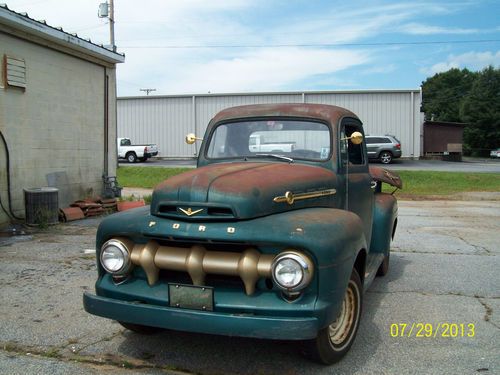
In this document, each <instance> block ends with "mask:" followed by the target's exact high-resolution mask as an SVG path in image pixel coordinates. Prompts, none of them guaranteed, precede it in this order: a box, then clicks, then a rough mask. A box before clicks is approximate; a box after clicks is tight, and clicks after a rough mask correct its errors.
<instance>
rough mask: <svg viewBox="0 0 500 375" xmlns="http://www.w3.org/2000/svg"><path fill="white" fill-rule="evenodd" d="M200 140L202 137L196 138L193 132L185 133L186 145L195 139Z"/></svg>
mask: <svg viewBox="0 0 500 375" xmlns="http://www.w3.org/2000/svg"><path fill="white" fill-rule="evenodd" d="M202 140H203V138H198V137H197V136H196V135H195V134H194V133H189V134H188V135H186V143H187V144H188V145H192V144H193V143H195V142H196V141H202Z"/></svg>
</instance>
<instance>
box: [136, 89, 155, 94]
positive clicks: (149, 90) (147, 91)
mask: <svg viewBox="0 0 500 375" xmlns="http://www.w3.org/2000/svg"><path fill="white" fill-rule="evenodd" d="M139 91H144V92H145V93H146V95H149V93H150V92H151V91H156V89H139Z"/></svg>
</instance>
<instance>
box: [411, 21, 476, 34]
mask: <svg viewBox="0 0 500 375" xmlns="http://www.w3.org/2000/svg"><path fill="white" fill-rule="evenodd" d="M401 31H402V32H404V33H407V34H412V35H434V34H454V35H465V34H476V33H478V32H479V30H478V29H462V28H459V27H441V26H431V25H424V24H421V23H415V22H412V23H408V24H406V25H403V26H402V27H401Z"/></svg>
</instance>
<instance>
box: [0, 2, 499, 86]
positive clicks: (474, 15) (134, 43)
mask: <svg viewBox="0 0 500 375" xmlns="http://www.w3.org/2000/svg"><path fill="white" fill-rule="evenodd" d="M2 2H6V4H7V6H8V7H9V9H11V10H14V11H16V12H27V13H28V14H29V16H30V17H32V18H35V19H37V20H42V19H43V20H46V21H47V23H48V24H49V25H51V26H56V27H58V26H62V27H63V29H64V30H65V31H68V32H72V33H73V32H76V33H77V34H78V36H80V37H83V38H91V39H92V41H93V42H96V43H98V44H100V43H103V44H109V24H108V21H107V19H102V18H98V16H97V11H98V7H99V4H100V3H101V2H104V0H97V1H96V0H71V1H64V0H2ZM114 3H115V39H116V45H117V50H118V52H121V53H125V63H123V64H119V65H118V67H117V86H118V95H119V96H142V95H145V92H143V91H140V89H145V88H148V89H155V90H156V91H154V92H152V93H151V95H177V94H206V93H230V92H238V93H242V92H275V91H324V90H326V91H329V90H367V89H368V90H369V89H415V88H418V87H419V86H420V85H421V83H422V81H424V80H425V79H426V78H427V77H431V76H433V75H434V74H436V73H439V72H443V71H447V70H448V69H450V68H468V69H470V70H474V71H476V70H481V69H483V68H485V67H487V66H489V65H492V66H494V67H500V0H473V1H467V0H465V1H418V0H413V1H408V2H402V1H377V0H374V1H368V0H366V1H357V0H352V1H345V0H344V1H333V0H330V1H328V0H324V1H323V0H141V1H137V0H115V1H114Z"/></svg>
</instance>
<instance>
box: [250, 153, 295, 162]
mask: <svg viewBox="0 0 500 375" xmlns="http://www.w3.org/2000/svg"><path fill="white" fill-rule="evenodd" d="M246 157H249V158H275V159H279V160H284V161H287V162H289V163H293V159H292V158H289V157H287V156H283V155H277V154H255V155H248V156H246Z"/></svg>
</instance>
